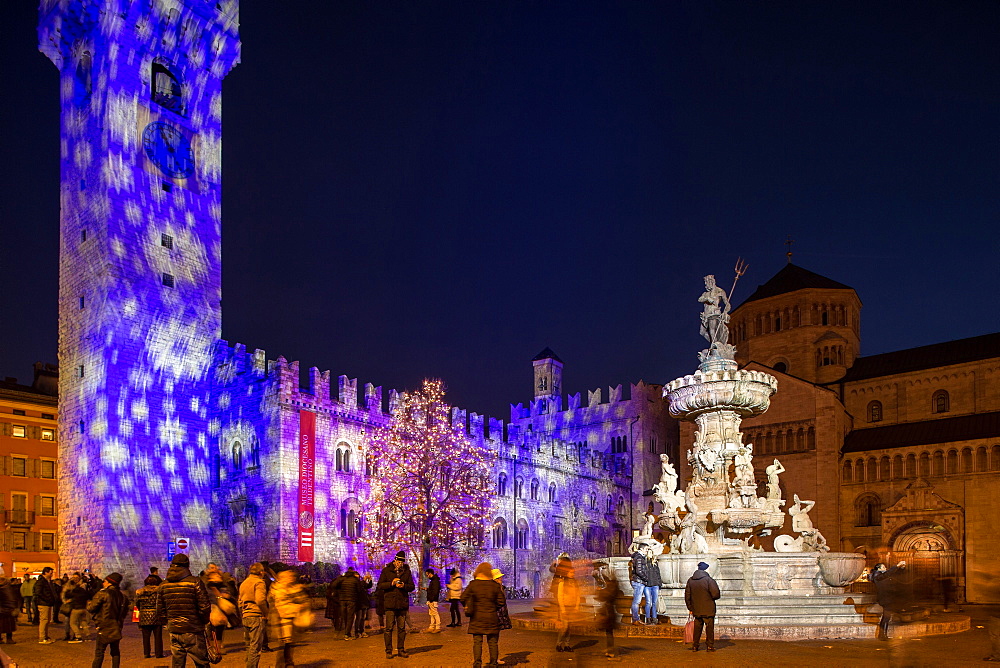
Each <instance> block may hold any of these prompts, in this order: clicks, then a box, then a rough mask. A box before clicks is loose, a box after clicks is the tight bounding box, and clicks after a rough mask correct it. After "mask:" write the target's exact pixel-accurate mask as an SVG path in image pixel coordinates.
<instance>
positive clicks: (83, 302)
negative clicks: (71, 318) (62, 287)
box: [80, 295, 87, 309]
mask: <svg viewBox="0 0 1000 668" xmlns="http://www.w3.org/2000/svg"><path fill="white" fill-rule="evenodd" d="M80 308H81V309H84V308H87V299H86V298H85V297H84V296H83V295H80Z"/></svg>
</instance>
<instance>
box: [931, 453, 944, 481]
mask: <svg viewBox="0 0 1000 668" xmlns="http://www.w3.org/2000/svg"><path fill="white" fill-rule="evenodd" d="M933 471H934V475H944V453H943V452H941V451H940V450H938V451H936V452H935V453H934V468H933Z"/></svg>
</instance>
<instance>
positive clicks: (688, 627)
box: [684, 615, 694, 643]
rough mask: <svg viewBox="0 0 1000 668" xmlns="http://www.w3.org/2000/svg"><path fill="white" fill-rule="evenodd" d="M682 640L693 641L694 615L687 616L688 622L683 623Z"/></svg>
mask: <svg viewBox="0 0 1000 668" xmlns="http://www.w3.org/2000/svg"><path fill="white" fill-rule="evenodd" d="M684 642H686V643H694V616H693V615H689V616H688V622H687V624H685V625H684Z"/></svg>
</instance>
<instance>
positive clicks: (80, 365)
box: [76, 364, 83, 378]
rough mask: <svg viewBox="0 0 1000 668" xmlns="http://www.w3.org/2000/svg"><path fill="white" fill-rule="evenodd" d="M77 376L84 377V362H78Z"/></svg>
mask: <svg viewBox="0 0 1000 668" xmlns="http://www.w3.org/2000/svg"><path fill="white" fill-rule="evenodd" d="M76 377H77V378H83V365H82V364H78V365H77V367H76Z"/></svg>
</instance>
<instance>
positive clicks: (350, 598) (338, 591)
mask: <svg viewBox="0 0 1000 668" xmlns="http://www.w3.org/2000/svg"><path fill="white" fill-rule="evenodd" d="M330 587H331V588H332V589H333V591H334V595H335V596H336V597H337V600H338V601H339V602H340V603H342V604H343V603H350V604H352V605H356V604H357V603H358V602H359V601H361V600H362V598H364V600H368V595H367V594H366V593H365V584H364V583H363V582H362V581H361V578H360V577H358V574H357V573H354V572H351V573H345V574H344V575H341V576H340V577H339V578H337V579H336V580H334V581H333V584H332V585H330Z"/></svg>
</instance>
